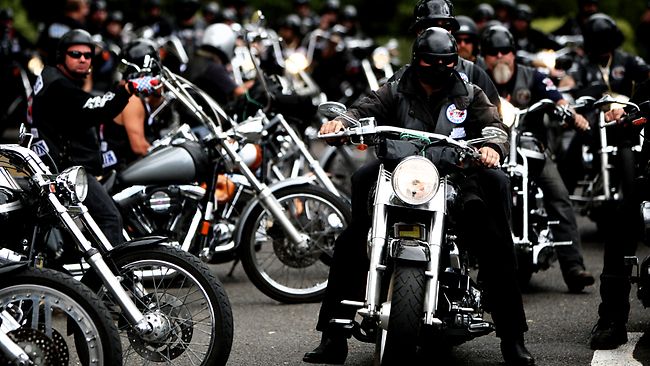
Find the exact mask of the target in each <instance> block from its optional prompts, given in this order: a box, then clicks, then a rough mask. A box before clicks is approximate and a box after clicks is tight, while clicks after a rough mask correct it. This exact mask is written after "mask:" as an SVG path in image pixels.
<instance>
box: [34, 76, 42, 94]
mask: <svg viewBox="0 0 650 366" xmlns="http://www.w3.org/2000/svg"><path fill="white" fill-rule="evenodd" d="M41 90H43V76H42V75H38V77H37V78H36V81H35V82H34V94H38V93H39V92H40V91H41Z"/></svg>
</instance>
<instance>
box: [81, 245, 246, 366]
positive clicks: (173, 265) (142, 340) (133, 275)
mask: <svg viewBox="0 0 650 366" xmlns="http://www.w3.org/2000/svg"><path fill="white" fill-rule="evenodd" d="M112 258H113V260H114V261H115V264H116V266H117V267H118V268H119V270H120V273H119V275H120V276H121V277H122V284H123V286H124V287H125V288H126V290H127V292H128V293H129V294H130V295H131V299H132V300H133V301H134V303H135V304H136V306H137V307H138V308H139V309H140V311H141V312H142V313H143V314H144V316H145V318H146V319H147V321H148V322H149V324H151V326H152V327H153V331H152V332H151V333H149V334H144V335H141V334H138V333H137V332H136V331H135V330H134V328H133V327H132V326H131V325H130V324H129V323H128V321H127V320H126V318H124V316H123V315H122V314H121V312H120V308H119V306H118V305H116V302H115V301H114V299H113V297H112V294H109V293H107V292H106V289H105V288H104V287H103V286H102V287H100V288H99V290H98V293H99V294H100V297H101V298H102V299H103V300H104V301H105V302H107V303H109V304H110V308H111V310H113V311H114V312H115V314H116V318H117V319H119V322H118V325H119V330H120V336H121V339H122V348H123V349H124V357H123V358H124V364H125V365H149V364H151V363H166V364H170V365H206V366H207V365H210V366H211V365H225V364H226V362H227V361H228V357H229V355H230V349H231V347H232V339H233V319H232V311H231V307H230V303H229V301H228V297H227V295H226V292H225V291H224V289H223V287H222V285H221V283H220V282H219V281H218V280H217V278H216V277H214V275H212V274H211V273H210V271H209V269H208V268H207V266H206V265H205V264H204V263H202V262H201V261H200V260H199V259H198V258H197V257H195V256H193V255H191V254H189V253H187V252H184V251H182V250H179V249H176V248H172V247H166V246H157V247H153V248H151V247H148V248H137V247H136V248H134V249H132V250H128V251H123V252H120V253H119V254H116V255H113V256H112ZM92 282H93V283H96V282H97V280H96V279H95V280H92Z"/></svg>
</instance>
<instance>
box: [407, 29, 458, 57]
mask: <svg viewBox="0 0 650 366" xmlns="http://www.w3.org/2000/svg"><path fill="white" fill-rule="evenodd" d="M412 51H413V53H412V55H413V58H412V62H413V64H417V63H418V61H419V60H421V59H422V60H424V61H425V62H426V63H428V64H430V65H432V64H433V62H431V61H433V60H434V59H436V58H437V59H444V60H445V62H443V63H444V64H445V65H447V64H449V63H452V62H453V63H454V65H455V64H457V63H458V46H457V45H456V40H455V39H454V37H453V36H452V35H451V34H450V33H449V32H448V31H447V30H445V29H443V28H439V27H431V28H427V29H425V30H424V31H423V32H422V33H421V34H420V35H419V36H418V37H417V38H416V39H415V42H413V50H412Z"/></svg>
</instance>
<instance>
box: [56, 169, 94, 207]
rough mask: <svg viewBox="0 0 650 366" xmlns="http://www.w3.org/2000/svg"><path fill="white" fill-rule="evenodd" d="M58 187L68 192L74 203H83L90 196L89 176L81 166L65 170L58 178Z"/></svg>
mask: <svg viewBox="0 0 650 366" xmlns="http://www.w3.org/2000/svg"><path fill="white" fill-rule="evenodd" d="M56 183H57V186H59V187H60V188H62V189H64V190H66V191H67V192H68V193H69V194H70V197H71V198H72V200H73V201H77V202H83V201H84V200H85V199H86V196H87V195H88V176H87V175H86V170H85V169H84V168H83V167H80V166H73V167H70V168H68V169H66V170H64V171H63V172H62V173H61V174H59V175H58V176H57V177H56Z"/></svg>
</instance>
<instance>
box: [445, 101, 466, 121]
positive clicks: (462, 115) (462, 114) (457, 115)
mask: <svg viewBox="0 0 650 366" xmlns="http://www.w3.org/2000/svg"><path fill="white" fill-rule="evenodd" d="M445 114H446V115H447V119H448V120H449V122H451V123H455V124H461V123H463V122H465V120H466V119H467V110H463V109H458V108H456V105H455V104H453V103H452V104H450V105H449V107H447V112H446V113H445Z"/></svg>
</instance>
